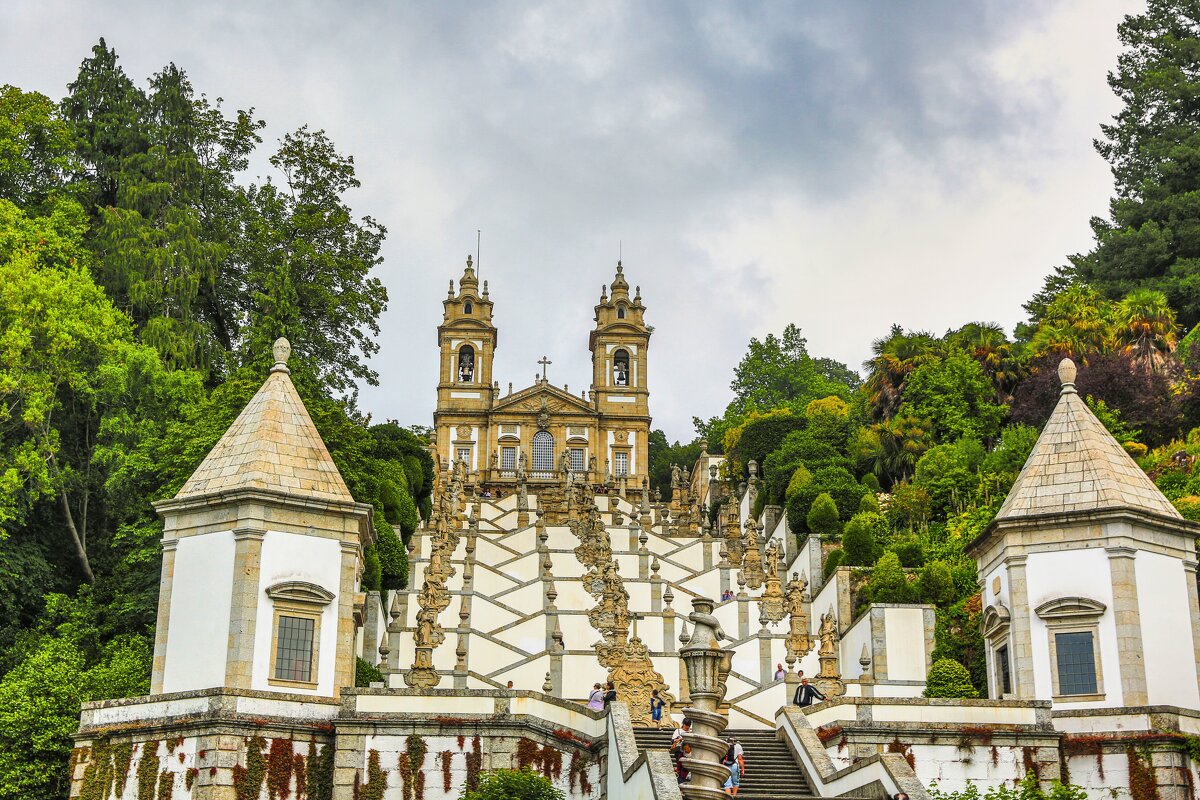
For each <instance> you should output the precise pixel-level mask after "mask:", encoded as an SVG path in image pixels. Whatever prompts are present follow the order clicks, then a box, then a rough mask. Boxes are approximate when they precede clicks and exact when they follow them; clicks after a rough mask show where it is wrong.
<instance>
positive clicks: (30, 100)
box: [0, 86, 75, 213]
mask: <svg viewBox="0 0 1200 800" xmlns="http://www.w3.org/2000/svg"><path fill="white" fill-rule="evenodd" d="M74 150H75V142H74V140H73V139H72V137H71V130H70V128H69V127H68V126H67V123H66V122H65V121H64V120H63V119H62V117H61V116H60V115H59V113H58V108H57V106H55V104H54V103H53V102H52V101H51V100H50V98H48V97H46V96H45V95H42V94H38V93H37V92H23V91H21V90H20V89H18V88H17V87H15V86H0V197H3V198H5V199H6V200H9V201H11V202H12V203H14V204H15V205H16V206H17V207H18V208H21V209H22V210H24V211H28V212H30V213H44V212H46V211H47V210H48V209H47V208H46V204H47V201H49V199H50V198H51V196H52V195H55V194H58V193H61V192H63V190H64V188H65V180H66V175H67V173H68V171H69V170H70V169H71V168H72V166H73V158H72V156H73V153H74Z"/></svg>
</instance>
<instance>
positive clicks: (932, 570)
mask: <svg viewBox="0 0 1200 800" xmlns="http://www.w3.org/2000/svg"><path fill="white" fill-rule="evenodd" d="M919 584H920V588H921V600H922V601H924V602H926V603H932V604H933V605H935V606H938V607H941V606H944V605H946V604H948V603H950V602H952V601H953V600H954V594H955V592H954V575H953V574H951V572H950V565H949V564H947V563H946V562H945V561H930V562H929V563H928V564H926V565H925V566H924V567H922V568H921V573H920V576H919Z"/></svg>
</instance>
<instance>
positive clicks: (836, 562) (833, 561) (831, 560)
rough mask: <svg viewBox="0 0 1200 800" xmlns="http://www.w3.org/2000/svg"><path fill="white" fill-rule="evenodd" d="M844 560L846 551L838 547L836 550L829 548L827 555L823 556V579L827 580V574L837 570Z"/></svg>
mask: <svg viewBox="0 0 1200 800" xmlns="http://www.w3.org/2000/svg"><path fill="white" fill-rule="evenodd" d="M845 560H846V551H845V550H843V549H841V548H840V547H839V548H838V549H836V550H830V551H829V555H827V556H825V568H824V569H823V570H821V573H822V574H823V575H824V576H825V580H829V576H830V575H832V574H833V573H835V572H837V568H838V567H840V566H841V565H842V562H843V561H845Z"/></svg>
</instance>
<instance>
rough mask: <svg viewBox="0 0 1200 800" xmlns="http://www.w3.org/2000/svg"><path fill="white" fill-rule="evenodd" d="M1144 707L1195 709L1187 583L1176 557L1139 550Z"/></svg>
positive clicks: (1198, 700)
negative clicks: (1144, 685)
mask: <svg viewBox="0 0 1200 800" xmlns="http://www.w3.org/2000/svg"><path fill="white" fill-rule="evenodd" d="M1133 565H1134V574H1135V575H1136V578H1137V594H1138V616H1139V617H1140V618H1141V623H1142V624H1141V627H1142V653H1143V654H1144V657H1143V663H1144V664H1145V668H1146V689H1147V694H1148V699H1149V702H1150V705H1175V706H1181V707H1183V708H1200V687H1198V686H1197V685H1196V664H1195V660H1196V656H1195V649H1194V648H1193V643H1192V624H1191V618H1190V613H1189V612H1195V609H1190V608H1189V606H1190V601H1189V600H1188V592H1187V581H1188V580H1191V579H1192V576H1191V575H1190V574H1189V573H1187V572H1186V571H1185V570H1184V569H1183V563H1182V562H1181V561H1179V559H1177V558H1171V557H1170V556H1166V555H1160V554H1158V553H1150V552H1147V551H1145V550H1143V551H1141V552H1139V553H1138V554H1137V557H1136V558H1135V559H1134V561H1133Z"/></svg>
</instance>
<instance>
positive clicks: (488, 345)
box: [433, 256, 497, 470]
mask: <svg viewBox="0 0 1200 800" xmlns="http://www.w3.org/2000/svg"><path fill="white" fill-rule="evenodd" d="M442 306H443V309H444V311H443V315H442V324H441V325H439V326H438V346H439V348H440V353H441V363H440V368H439V370H440V371H439V378H438V400H437V410H436V411H435V412H434V415H433V420H434V428H435V430H436V433H437V448H438V456H439V458H441V459H443V460H445V461H446V462H447V463H449V462H453V461H455V460H466V461H467V462H468V464H467V468H468V469H470V470H474V469H478V468H479V467H480V466H481V461H480V453H479V449H480V447H479V443H480V442H486V441H487V414H488V412H489V411H490V410H491V408H492V402H493V400H494V398H495V393H494V391H493V382H492V360H493V358H494V357H495V352H496V341H497V332H496V326H495V325H493V324H492V301H491V300H490V299H489V298H488V286H487V281H484V283H483V291H482V292H481V291H480V290H479V278H478V277H477V276H476V275H475V266H474V264H473V262H472V260H471V257H470V256H467V266H466V268H465V269H464V270H463V274H462V278H460V279H459V281H458V291H457V292H456V291H455V289H454V281H450V289H449V291H448V292H447V293H446V299H445V300H443V301H442Z"/></svg>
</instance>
